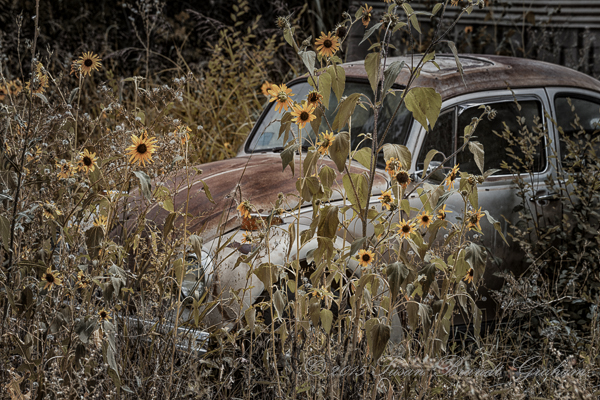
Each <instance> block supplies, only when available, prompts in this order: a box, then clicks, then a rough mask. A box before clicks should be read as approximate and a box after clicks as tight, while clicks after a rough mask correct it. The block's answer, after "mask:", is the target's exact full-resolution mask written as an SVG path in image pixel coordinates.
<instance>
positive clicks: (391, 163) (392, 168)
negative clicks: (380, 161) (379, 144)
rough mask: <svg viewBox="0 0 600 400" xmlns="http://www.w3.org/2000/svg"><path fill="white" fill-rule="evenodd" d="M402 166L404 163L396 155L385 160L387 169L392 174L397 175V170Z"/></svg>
mask: <svg viewBox="0 0 600 400" xmlns="http://www.w3.org/2000/svg"><path fill="white" fill-rule="evenodd" d="M401 168H402V163H401V162H400V161H398V159H397V158H396V157H390V159H389V160H387V161H386V162H385V170H386V171H387V173H388V174H389V175H390V176H396V172H397V171H398V170H399V169H401Z"/></svg>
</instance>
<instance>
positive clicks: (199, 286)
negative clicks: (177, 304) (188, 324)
mask: <svg viewBox="0 0 600 400" xmlns="http://www.w3.org/2000/svg"><path fill="white" fill-rule="evenodd" d="M185 261H186V264H187V269H186V273H185V276H184V277H183V282H182V283H181V294H182V295H183V296H184V298H185V297H193V298H195V299H196V300H199V299H201V298H202V296H203V295H204V293H205V292H206V288H207V287H208V285H210V281H211V277H212V273H213V270H214V261H213V258H212V257H211V256H210V254H208V253H207V252H205V251H204V250H202V251H201V254H200V257H198V256H197V255H196V253H188V254H187V255H186V258H185Z"/></svg>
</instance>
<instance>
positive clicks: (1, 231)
mask: <svg viewBox="0 0 600 400" xmlns="http://www.w3.org/2000/svg"><path fill="white" fill-rule="evenodd" d="M0 236H1V237H2V245H3V246H4V250H6V251H8V245H9V244H10V222H9V221H8V219H7V218H6V217H5V216H3V215H0Z"/></svg>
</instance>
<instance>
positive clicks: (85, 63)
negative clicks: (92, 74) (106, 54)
mask: <svg viewBox="0 0 600 400" xmlns="http://www.w3.org/2000/svg"><path fill="white" fill-rule="evenodd" d="M93 64H94V62H93V61H92V59H91V58H87V59H86V60H85V61H84V62H83V65H85V66H86V67H88V68H89V67H91V66H92V65H93Z"/></svg>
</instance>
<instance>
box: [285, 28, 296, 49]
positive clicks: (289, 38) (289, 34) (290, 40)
mask: <svg viewBox="0 0 600 400" xmlns="http://www.w3.org/2000/svg"><path fill="white" fill-rule="evenodd" d="M293 36H294V28H291V29H290V28H288V27H286V28H285V29H284V30H283V38H284V39H285V41H286V42H287V43H288V44H289V45H290V46H292V47H293V48H294V50H295V49H296V46H295V45H294V39H293Z"/></svg>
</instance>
